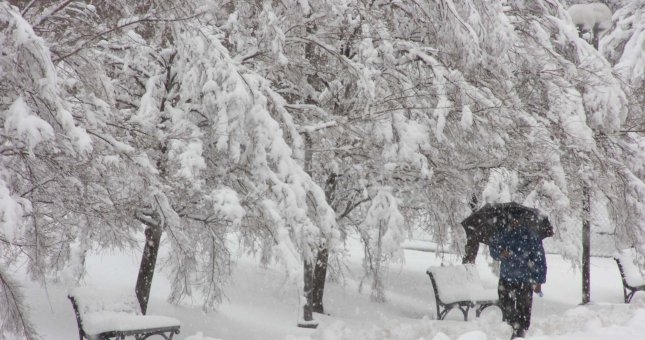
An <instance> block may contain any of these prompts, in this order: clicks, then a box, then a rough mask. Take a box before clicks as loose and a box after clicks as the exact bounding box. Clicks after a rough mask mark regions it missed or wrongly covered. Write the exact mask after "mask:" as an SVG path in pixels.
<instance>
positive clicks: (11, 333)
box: [0, 267, 39, 340]
mask: <svg viewBox="0 0 645 340" xmlns="http://www.w3.org/2000/svg"><path fill="white" fill-rule="evenodd" d="M0 315H2V323H0V338H3V339H9V338H14V337H15V338H16V339H27V340H32V339H38V338H39V337H38V334H37V333H36V330H35V328H34V326H33V325H32V323H31V322H30V321H29V316H28V312H27V306H26V305H25V302H24V296H23V295H22V293H21V292H20V287H19V286H18V283H17V282H15V281H14V280H13V279H12V278H11V277H10V276H9V275H8V274H7V273H6V272H5V271H4V269H3V268H2V267H0Z"/></svg>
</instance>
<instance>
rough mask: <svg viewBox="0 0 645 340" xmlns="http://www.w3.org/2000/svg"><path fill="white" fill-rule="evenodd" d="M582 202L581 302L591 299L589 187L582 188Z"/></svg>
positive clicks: (585, 302)
mask: <svg viewBox="0 0 645 340" xmlns="http://www.w3.org/2000/svg"><path fill="white" fill-rule="evenodd" d="M582 195H583V200H584V201H583V203H582V304H583V305H584V304H587V303H589V301H591V291H590V282H591V275H590V270H589V269H590V262H591V251H590V248H591V230H590V229H591V225H590V222H589V215H590V197H589V188H587V187H585V188H584V190H583V194H582Z"/></svg>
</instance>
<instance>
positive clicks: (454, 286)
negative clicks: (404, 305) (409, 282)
mask: <svg viewBox="0 0 645 340" xmlns="http://www.w3.org/2000/svg"><path fill="white" fill-rule="evenodd" d="M426 273H427V274H428V276H429V277H430V280H431V281H432V286H433V290H434V294H435V300H436V303H437V318H438V319H439V320H443V319H444V318H445V317H446V315H447V314H448V312H449V311H450V310H451V309H453V308H455V307H457V308H459V309H460V310H461V312H462V313H463V314H464V320H465V321H467V320H468V311H469V309H470V308H471V307H475V306H478V307H477V309H476V315H477V316H478V317H479V314H480V313H481V312H482V310H483V309H485V308H487V307H489V306H494V305H497V301H498V299H499V297H498V293H497V289H489V288H485V287H484V286H483V285H482V284H481V279H480V277H479V272H478V271H477V267H475V265H474V264H463V265H454V266H442V267H438V266H433V267H430V268H428V270H427V271H426ZM442 309H443V310H442Z"/></svg>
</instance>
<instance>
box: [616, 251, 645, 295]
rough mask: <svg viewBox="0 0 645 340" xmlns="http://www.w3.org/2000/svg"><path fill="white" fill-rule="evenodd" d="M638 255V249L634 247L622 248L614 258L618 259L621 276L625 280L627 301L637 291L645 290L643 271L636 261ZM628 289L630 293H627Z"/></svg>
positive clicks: (624, 286)
mask: <svg viewBox="0 0 645 340" xmlns="http://www.w3.org/2000/svg"><path fill="white" fill-rule="evenodd" d="M636 255H637V254H636V249H634V248H630V249H624V250H620V251H618V252H616V254H614V260H616V264H617V265H618V270H619V271H620V277H621V278H622V280H623V295H624V296H625V303H629V302H630V301H631V300H632V298H633V297H634V294H636V292H638V291H645V278H644V277H643V272H642V271H641V269H640V268H638V266H637V265H636V264H635V263H634V261H635V259H636ZM628 290H629V293H627V291H628Z"/></svg>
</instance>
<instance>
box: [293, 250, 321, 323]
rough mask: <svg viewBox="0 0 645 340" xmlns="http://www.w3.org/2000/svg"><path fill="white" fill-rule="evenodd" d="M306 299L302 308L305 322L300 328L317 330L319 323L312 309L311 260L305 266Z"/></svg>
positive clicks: (306, 261)
mask: <svg viewBox="0 0 645 340" xmlns="http://www.w3.org/2000/svg"><path fill="white" fill-rule="evenodd" d="M303 276H304V288H303V293H304V295H305V296H304V298H305V300H306V302H305V303H304V304H303V306H302V320H303V322H299V323H298V327H303V328H316V327H318V323H316V322H315V321H314V317H313V310H312V307H311V293H312V290H311V288H312V283H313V282H312V278H313V266H312V264H311V262H310V261H309V260H305V264H304V275H303Z"/></svg>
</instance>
